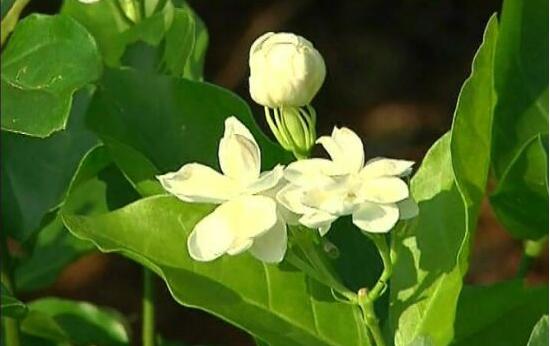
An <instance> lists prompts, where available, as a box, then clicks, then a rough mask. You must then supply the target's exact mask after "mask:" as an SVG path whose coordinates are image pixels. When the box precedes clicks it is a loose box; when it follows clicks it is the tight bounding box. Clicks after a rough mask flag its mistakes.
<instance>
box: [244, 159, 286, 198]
mask: <svg viewBox="0 0 550 346" xmlns="http://www.w3.org/2000/svg"><path fill="white" fill-rule="evenodd" d="M283 174H284V166H283V165H277V166H275V167H274V168H273V169H272V170H271V171H266V172H263V173H262V174H260V177H259V178H258V180H256V181H255V182H253V183H252V184H251V185H249V186H248V187H247V188H246V192H247V193H248V194H251V195H254V194H257V193H260V192H264V191H267V190H270V189H273V188H274V187H276V186H277V184H279V182H280V181H281V179H282V178H283Z"/></svg>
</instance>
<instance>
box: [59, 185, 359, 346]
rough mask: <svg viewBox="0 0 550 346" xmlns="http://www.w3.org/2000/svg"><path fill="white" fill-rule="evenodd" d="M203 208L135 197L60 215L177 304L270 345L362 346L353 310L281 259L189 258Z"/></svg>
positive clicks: (167, 199) (172, 200)
mask: <svg viewBox="0 0 550 346" xmlns="http://www.w3.org/2000/svg"><path fill="white" fill-rule="evenodd" d="M211 209H212V207H211V206H204V205H197V204H186V203H183V202H181V201H179V200H177V199H176V198H173V197H169V196H154V197H149V198H146V199H142V200H140V201H138V202H136V203H133V204H131V205H129V206H126V207H124V208H122V209H120V210H117V211H115V212H112V213H108V214H104V215H100V216H91V217H88V216H76V215H64V221H65V224H66V225H67V227H68V228H69V229H70V230H71V231H72V232H73V233H74V234H75V235H77V236H79V237H82V238H84V239H88V240H91V241H93V242H94V243H95V244H96V245H97V246H98V247H99V248H100V249H101V250H102V251H107V252H112V251H116V252H120V253H122V254H124V255H126V256H128V257H130V258H132V259H134V260H136V261H138V262H140V263H142V264H143V265H145V266H147V267H148V268H150V269H152V270H153V271H155V272H156V273H157V274H159V275H160V276H161V277H162V278H163V279H164V280H165V282H166V283H167V285H168V287H169V288H170V292H171V293H172V295H173V296H174V298H175V299H176V300H177V301H178V302H179V303H181V304H184V305H187V306H192V307H198V308H200V309H204V310H207V311H209V312H211V313H213V314H215V315H217V316H219V317H221V318H223V319H225V320H227V321H229V322H230V323H233V324H235V325H237V326H238V327H240V328H243V329H245V330H247V331H248V332H250V333H251V334H253V335H255V336H257V337H259V338H261V339H262V340H265V341H267V342H269V343H270V344H273V345H350V344H352V345H368V344H369V343H368V340H367V336H366V334H365V333H366V331H365V328H364V326H363V325H362V322H361V319H360V316H359V310H358V309H357V308H356V307H354V306H351V305H346V304H342V303H338V302H335V301H334V299H333V298H332V296H331V294H330V291H329V290H328V288H326V287H325V286H322V285H320V284H318V283H317V282H315V281H313V280H311V279H308V278H307V277H306V276H305V275H304V274H303V273H301V272H299V271H296V270H295V269H293V268H292V267H290V266H288V265H287V264H285V263H283V264H281V265H279V266H274V265H266V264H263V263H262V262H260V261H257V260H256V259H254V258H253V257H252V256H250V255H249V254H243V255H239V256H234V257H232V256H224V257H223V258H221V259H219V260H217V261H214V262H209V263H200V262H196V261H193V260H192V259H191V258H190V257H189V256H188V254H187V250H186V239H187V236H188V235H189V232H190V231H191V230H192V228H193V226H194V225H195V223H196V222H198V220H200V219H201V218H202V217H203V216H204V215H205V214H206V213H208V212H209V211H210V210H211Z"/></svg>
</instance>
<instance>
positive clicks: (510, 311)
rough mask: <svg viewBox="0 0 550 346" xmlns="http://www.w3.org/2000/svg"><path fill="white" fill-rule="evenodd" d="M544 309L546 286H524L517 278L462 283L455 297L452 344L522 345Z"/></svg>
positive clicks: (546, 294) (546, 309) (465, 345)
mask: <svg viewBox="0 0 550 346" xmlns="http://www.w3.org/2000/svg"><path fill="white" fill-rule="evenodd" d="M545 313H548V288H547V287H524V285H523V283H522V282H521V281H519V280H518V281H510V282H504V283H498V284H496V285H493V286H487V287H482V286H466V287H464V289H463V291H462V293H461V295H460V299H459V301H458V308H457V314H456V321H455V326H456V335H455V341H454V343H453V345H457V346H459V345H464V346H477V345H480V346H481V345H499V346H507V345H509V346H516V345H525V344H527V340H528V339H529V334H530V333H531V329H532V328H533V325H534V324H535V323H536V322H537V320H538V319H539V318H540V316H541V315H542V314H545ZM545 345H547V344H545Z"/></svg>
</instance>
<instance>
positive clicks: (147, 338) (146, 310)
mask: <svg viewBox="0 0 550 346" xmlns="http://www.w3.org/2000/svg"><path fill="white" fill-rule="evenodd" d="M153 279H154V274H153V273H152V272H151V271H150V270H149V269H147V268H145V267H143V301H142V324H141V327H142V328H141V331H142V333H141V336H142V345H143V346H154V345H155V299H154V294H155V289H154V281H153Z"/></svg>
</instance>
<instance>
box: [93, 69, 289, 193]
mask: <svg viewBox="0 0 550 346" xmlns="http://www.w3.org/2000/svg"><path fill="white" fill-rule="evenodd" d="M232 115H234V116H236V117H238V118H239V119H241V120H242V121H243V123H244V124H245V125H246V126H248V127H249V128H250V129H251V131H252V133H253V134H254V136H255V137H256V140H257V141H258V144H259V145H260V147H261V148H262V165H263V168H264V169H271V168H272V167H273V166H274V165H275V164H277V163H284V162H288V161H289V155H288V154H286V153H285V152H283V151H282V150H281V149H280V148H279V147H278V146H276V145H275V144H273V143H272V142H270V141H269V140H268V139H267V137H266V136H265V135H263V134H262V132H261V131H260V130H259V129H258V128H257V126H256V125H255V123H254V120H253V119H252V115H251V113H250V108H249V107H248V105H247V104H246V103H245V102H244V101H243V100H241V99H240V98H239V97H238V96H236V95H235V94H233V93H231V92H229V91H227V90H225V89H222V88H220V87H217V86H214V85H211V84H208V83H202V82H193V81H189V80H185V79H179V78H171V77H166V76H158V75H149V74H143V73H139V72H136V71H132V70H110V71H106V73H105V75H104V78H103V80H102V82H101V88H100V89H99V90H98V92H97V93H96V95H95V97H94V100H93V102H92V105H91V106H90V111H89V116H90V124H91V126H92V128H93V130H94V131H96V133H97V134H98V135H99V136H100V137H101V138H102V140H103V141H104V143H106V145H107V147H108V148H109V150H110V153H111V155H112V156H113V158H114V160H115V162H116V163H117V164H118V165H119V167H120V168H121V169H122V171H123V172H124V174H125V175H126V176H127V177H128V178H129V179H130V181H132V182H133V184H134V186H136V189H137V190H138V191H140V193H141V194H142V195H145V196H147V195H151V194H158V193H163V190H162V189H161V188H160V184H159V183H158V182H157V180H156V178H155V175H157V174H159V173H164V172H168V171H174V170H177V169H179V168H180V167H181V166H182V165H183V164H185V163H188V162H194V161H196V162H200V163H203V164H206V165H209V166H212V167H217V166H218V162H217V161H218V160H217V152H218V142H219V139H220V138H221V137H222V135H223V131H224V130H223V127H224V120H225V119H226V118H227V117H229V116H232Z"/></svg>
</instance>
